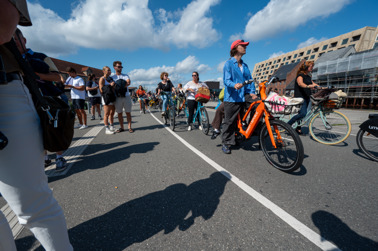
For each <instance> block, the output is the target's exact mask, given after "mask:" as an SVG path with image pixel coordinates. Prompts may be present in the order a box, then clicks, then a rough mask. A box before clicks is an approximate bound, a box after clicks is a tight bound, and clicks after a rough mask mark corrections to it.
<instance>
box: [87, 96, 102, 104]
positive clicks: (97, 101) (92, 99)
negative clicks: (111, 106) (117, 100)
mask: <svg viewBox="0 0 378 251" xmlns="http://www.w3.org/2000/svg"><path fill="white" fill-rule="evenodd" d="M89 102H90V103H91V105H92V106H93V105H99V104H101V97H89Z"/></svg>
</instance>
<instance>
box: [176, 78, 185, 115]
mask: <svg viewBox="0 0 378 251" xmlns="http://www.w3.org/2000/svg"><path fill="white" fill-rule="evenodd" d="M176 99H177V107H176V109H177V117H178V116H179V115H180V112H181V106H182V104H183V103H184V102H185V90H184V88H183V87H182V84H178V85H177V89H176Z"/></svg>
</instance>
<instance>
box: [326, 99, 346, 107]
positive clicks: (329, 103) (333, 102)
mask: <svg viewBox="0 0 378 251" xmlns="http://www.w3.org/2000/svg"><path fill="white" fill-rule="evenodd" d="M342 104H343V99H342V98H340V99H328V100H326V101H324V103H323V107H324V108H326V109H339V108H340V107H341V106H342Z"/></svg>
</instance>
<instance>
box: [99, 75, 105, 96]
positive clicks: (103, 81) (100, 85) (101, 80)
mask: <svg viewBox="0 0 378 251" xmlns="http://www.w3.org/2000/svg"><path fill="white" fill-rule="evenodd" d="M98 85H99V87H100V92H101V93H102V87H104V85H105V80H104V77H101V78H100V80H99V82H98Z"/></svg>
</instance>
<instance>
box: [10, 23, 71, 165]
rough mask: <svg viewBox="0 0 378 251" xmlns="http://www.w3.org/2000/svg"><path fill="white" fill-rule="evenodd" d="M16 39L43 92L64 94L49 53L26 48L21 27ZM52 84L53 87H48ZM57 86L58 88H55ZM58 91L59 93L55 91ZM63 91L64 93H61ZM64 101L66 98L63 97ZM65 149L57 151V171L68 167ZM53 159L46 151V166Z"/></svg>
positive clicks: (57, 71)
mask: <svg viewBox="0 0 378 251" xmlns="http://www.w3.org/2000/svg"><path fill="white" fill-rule="evenodd" d="M14 40H15V42H16V46H17V48H18V51H19V52H20V53H21V54H22V56H23V57H24V58H26V59H27V60H28V61H29V63H30V66H31V67H32V68H33V70H34V72H35V73H36V74H37V75H38V76H39V78H40V79H39V80H38V81H39V83H40V88H41V90H42V93H44V92H47V93H44V94H45V95H52V96H55V94H57V95H60V96H62V95H64V96H65V94H64V92H62V91H61V89H59V88H57V87H56V86H55V85H54V84H53V82H52V81H56V82H59V81H60V80H61V75H60V74H59V70H58V68H57V67H56V66H55V64H54V62H53V61H52V60H51V58H50V57H48V56H47V55H45V54H43V53H40V52H34V51H32V50H31V49H30V48H26V41H27V40H26V38H25V37H24V35H23V34H22V32H21V30H20V29H18V28H17V29H16V31H15V33H14ZM48 86H51V87H48ZM55 88H56V90H54V89H55ZM56 91H57V93H55V92H56ZM59 92H62V93H59ZM62 100H63V101H64V98H62ZM63 153H64V151H59V152H56V161H55V166H56V171H58V172H62V171H64V170H65V169H66V168H67V161H66V159H65V158H64V157H63ZM51 162H52V161H51V160H50V158H49V155H48V154H47V151H45V167H47V166H49V165H50V164H51Z"/></svg>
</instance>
